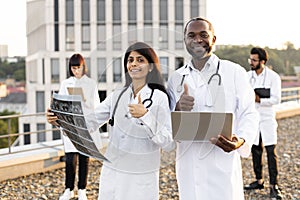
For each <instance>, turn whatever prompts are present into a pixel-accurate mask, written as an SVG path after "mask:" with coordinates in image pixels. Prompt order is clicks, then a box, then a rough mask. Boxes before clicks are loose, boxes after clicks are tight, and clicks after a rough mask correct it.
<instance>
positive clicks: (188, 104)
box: [175, 83, 194, 111]
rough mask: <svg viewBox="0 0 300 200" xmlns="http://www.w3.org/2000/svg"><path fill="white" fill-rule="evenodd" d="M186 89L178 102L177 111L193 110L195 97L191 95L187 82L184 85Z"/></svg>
mask: <svg viewBox="0 0 300 200" xmlns="http://www.w3.org/2000/svg"><path fill="white" fill-rule="evenodd" d="M183 87H184V91H183V93H182V95H181V96H180V99H179V101H178V102H177V103H176V107H175V110H176V111H191V110H192V109H193V106H194V97H192V96H190V95H189V91H188V85H187V84H186V83H185V84H184V85H183Z"/></svg>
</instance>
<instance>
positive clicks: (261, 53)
mask: <svg viewBox="0 0 300 200" xmlns="http://www.w3.org/2000/svg"><path fill="white" fill-rule="evenodd" d="M250 54H257V55H258V58H259V60H260V61H261V60H264V61H265V64H266V63H267V61H268V59H269V55H268V52H267V51H266V50H265V49H263V48H260V47H253V48H252V49H251V51H250Z"/></svg>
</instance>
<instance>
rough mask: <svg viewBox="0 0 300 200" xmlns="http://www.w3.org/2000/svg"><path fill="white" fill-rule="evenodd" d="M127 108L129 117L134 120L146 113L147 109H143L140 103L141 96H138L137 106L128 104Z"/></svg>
mask: <svg viewBox="0 0 300 200" xmlns="http://www.w3.org/2000/svg"><path fill="white" fill-rule="evenodd" d="M128 107H129V112H130V114H131V116H132V117H135V118H140V117H142V116H144V115H145V114H146V112H148V110H147V108H145V106H144V104H143V103H142V99H141V94H139V96H138V104H129V105H128Z"/></svg>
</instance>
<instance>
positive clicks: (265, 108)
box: [245, 47, 282, 199]
mask: <svg viewBox="0 0 300 200" xmlns="http://www.w3.org/2000/svg"><path fill="white" fill-rule="evenodd" d="M267 61H268V53H267V51H266V50H265V49H263V48H258V47H255V48H252V49H251V51H250V58H249V64H250V66H251V71H249V72H248V75H249V81H250V83H251V85H252V87H253V89H254V90H255V91H256V94H255V106H256V109H257V110H258V112H259V115H260V121H259V129H258V132H259V134H258V136H257V138H256V139H255V143H254V145H253V146H252V149H251V151H252V161H253V169H254V172H255V176H256V181H254V182H252V183H250V184H249V185H246V186H245V189H246V190H252V189H263V188H264V180H263V171H262V168H263V157H262V153H263V147H264V146H265V148H266V151H267V157H268V168H269V177H270V197H271V198H274V199H282V194H281V192H280V189H279V188H278V185H277V184H278V180H277V179H278V178H277V177H278V164H277V154H276V144H277V121H276V118H275V110H274V108H273V106H274V105H276V104H279V103H280V100H281V80H280V76H279V75H278V74H277V73H276V72H274V71H273V70H271V69H269V68H268V67H266V66H265V64H266V62H267ZM264 93H265V94H264Z"/></svg>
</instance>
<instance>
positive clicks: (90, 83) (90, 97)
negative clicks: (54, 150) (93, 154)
mask: <svg viewBox="0 0 300 200" xmlns="http://www.w3.org/2000/svg"><path fill="white" fill-rule="evenodd" d="M68 87H81V88H82V89H83V94H84V97H85V101H83V104H82V107H83V112H84V113H85V114H89V113H91V112H93V109H94V108H96V107H97V106H98V105H99V104H100V99H99V95H98V88H97V84H96V81H94V80H93V79H91V78H89V77H87V76H86V75H83V76H82V77H81V78H80V79H77V78H75V77H74V76H72V77H70V78H68V79H66V80H63V81H62V83H61V85H60V89H59V94H63V95H67V94H69V93H68V90H67V88H68ZM91 137H92V138H93V141H94V142H95V145H96V146H97V148H98V149H100V148H101V147H102V142H101V136H100V132H99V131H98V130H95V131H93V132H92V133H91ZM62 139H63V142H64V149H65V152H66V153H69V152H78V150H77V149H76V148H75V146H74V145H73V144H72V142H71V140H70V139H69V138H68V136H66V135H65V134H62Z"/></svg>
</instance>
